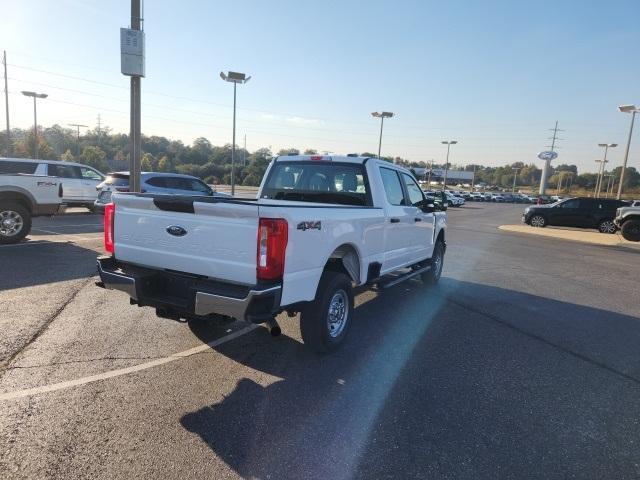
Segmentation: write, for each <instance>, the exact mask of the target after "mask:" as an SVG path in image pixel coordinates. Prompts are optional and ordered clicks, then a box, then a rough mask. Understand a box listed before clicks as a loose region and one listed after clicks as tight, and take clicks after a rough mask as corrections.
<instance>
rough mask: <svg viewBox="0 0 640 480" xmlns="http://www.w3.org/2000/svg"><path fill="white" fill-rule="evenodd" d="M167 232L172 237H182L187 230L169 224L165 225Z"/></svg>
mask: <svg viewBox="0 0 640 480" xmlns="http://www.w3.org/2000/svg"><path fill="white" fill-rule="evenodd" d="M167 233H168V234H169V235H173V236H174V237H184V236H185V235H186V234H187V231H186V230H185V229H184V228H182V227H181V226H179V225H169V226H168V227H167Z"/></svg>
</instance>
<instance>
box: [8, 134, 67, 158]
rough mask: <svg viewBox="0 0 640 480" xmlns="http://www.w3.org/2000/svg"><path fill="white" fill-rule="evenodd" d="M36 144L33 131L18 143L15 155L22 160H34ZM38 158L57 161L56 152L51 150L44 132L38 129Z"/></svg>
mask: <svg viewBox="0 0 640 480" xmlns="http://www.w3.org/2000/svg"><path fill="white" fill-rule="evenodd" d="M34 147H35V142H34V137H33V130H29V131H27V132H26V135H25V136H24V137H23V139H22V140H20V141H18V142H17V143H16V145H15V150H14V151H15V155H16V156H17V157H22V158H34V157H35V148H34ZM38 158H44V159H47V160H57V159H58V157H57V156H56V154H55V152H54V151H53V149H52V148H51V145H49V144H48V143H47V141H46V139H45V138H44V136H43V135H42V131H41V130H40V129H38Z"/></svg>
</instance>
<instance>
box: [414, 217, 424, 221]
mask: <svg viewBox="0 0 640 480" xmlns="http://www.w3.org/2000/svg"><path fill="white" fill-rule="evenodd" d="M413 221H414V222H421V221H422V219H421V218H420V217H416V218H414V219H413Z"/></svg>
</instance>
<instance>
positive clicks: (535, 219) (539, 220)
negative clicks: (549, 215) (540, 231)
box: [529, 215, 547, 228]
mask: <svg viewBox="0 0 640 480" xmlns="http://www.w3.org/2000/svg"><path fill="white" fill-rule="evenodd" d="M529 225H531V226H532V227H538V228H544V227H546V226H547V219H546V218H544V217H543V216H542V215H532V216H531V218H530V219H529Z"/></svg>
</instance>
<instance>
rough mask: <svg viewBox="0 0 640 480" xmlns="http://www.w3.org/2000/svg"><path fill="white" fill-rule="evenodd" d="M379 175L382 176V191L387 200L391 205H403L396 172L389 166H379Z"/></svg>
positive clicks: (402, 195) (402, 194) (400, 186)
mask: <svg viewBox="0 0 640 480" xmlns="http://www.w3.org/2000/svg"><path fill="white" fill-rule="evenodd" d="M380 176H381V177H382V185H383V186H384V193H385V194H386V195H387V201H388V202H389V203H390V204H391V205H404V193H403V192H402V185H401V184H400V178H398V173H397V172H396V171H395V170H392V169H390V168H384V167H381V168H380Z"/></svg>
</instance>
